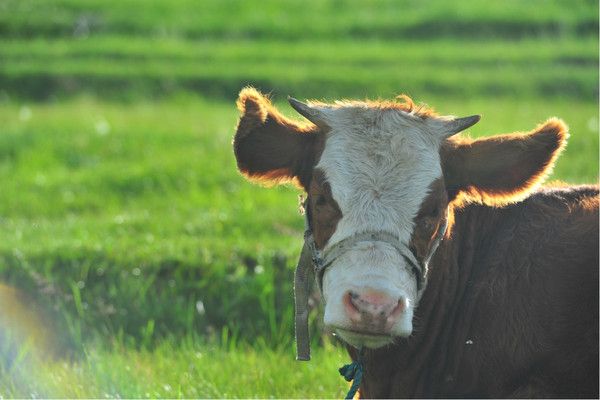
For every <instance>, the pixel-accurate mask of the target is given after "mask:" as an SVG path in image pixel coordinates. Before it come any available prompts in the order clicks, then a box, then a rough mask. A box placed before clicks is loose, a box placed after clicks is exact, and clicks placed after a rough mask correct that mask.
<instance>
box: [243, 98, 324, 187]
mask: <svg viewBox="0 0 600 400" xmlns="http://www.w3.org/2000/svg"><path fill="white" fill-rule="evenodd" d="M237 107H238V109H239V110H240V112H241V116H240V119H239V122H238V125H237V130H236V133H235V137H234V138H233V151H234V153H235V158H236V160H237V166H238V169H239V170H240V172H242V173H243V174H244V175H245V176H246V177H247V178H248V179H250V180H253V181H258V182H260V183H263V184H267V185H269V184H271V185H272V184H278V183H287V182H294V183H296V184H300V185H301V186H303V187H304V188H306V187H307V185H308V182H309V179H310V174H311V171H312V167H313V166H314V163H315V161H316V157H317V152H318V151H317V148H318V144H319V142H320V141H321V140H322V136H323V135H321V134H319V128H318V127H317V126H316V125H313V124H310V123H308V124H304V123H301V122H297V121H293V120H290V119H288V118H286V117H285V116H283V115H282V114H281V113H280V112H279V111H278V110H277V109H276V108H275V107H274V106H273V105H272V104H271V102H270V100H269V99H268V98H267V97H265V96H264V95H262V94H261V93H260V92H259V91H257V90H256V89H254V88H244V89H242V91H241V92H240V94H239V97H238V100H237Z"/></svg>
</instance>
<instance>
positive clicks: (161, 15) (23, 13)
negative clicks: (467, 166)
mask: <svg viewBox="0 0 600 400" xmlns="http://www.w3.org/2000/svg"><path fill="white" fill-rule="evenodd" d="M2 7H3V12H2V13H0V33H1V34H2V35H3V36H5V37H35V36H39V35H43V36H54V37H57V36H71V35H76V36H83V37H85V36H87V35H90V34H105V33H115V32H118V33H121V34H126V35H144V36H164V35H172V36H181V37H189V38H212V39H215V38H223V37H225V38H235V39H240V38H255V39H264V38H268V37H274V36H276V37H279V38H285V39H288V40H295V39H299V38H314V39H319V40H320V39H323V38H325V37H341V36H346V37H351V38H355V39H356V38H381V39H392V38H410V39H423V38H431V37H438V36H441V35H445V36H454V37H462V38H472V37H479V38H492V37H506V38H523V37H531V36H540V35H546V36H552V37H560V36H565V35H577V36H581V35H589V36H595V34H596V32H597V26H598V17H597V15H598V5H597V3H596V2H593V1H579V2H576V3H573V2H568V1H564V0H562V1H554V2H551V3H548V2H544V1H540V0H537V1H529V2H520V1H516V0H510V1H503V2H497V3H493V4H492V3H489V2H486V1H482V0H479V1H474V2H469V3H468V4H458V3H448V2H444V1H442V0H432V1H428V2H427V3H423V4H421V3H414V2H410V1H407V0H405V1H401V2H397V1H391V0H386V1H378V2H364V1H357V0H352V1H350V2H344V3H340V2H338V1H335V0H330V1H310V2H307V1H286V2H277V1H274V0H268V1H264V2H262V3H261V6H260V7H259V8H258V9H257V8H255V5H253V4H249V3H247V2H244V1H224V2H221V1H203V2H191V1H181V2H177V3H176V4H173V3H172V2H168V1H164V0H161V1H155V2H152V3H146V4H144V6H143V7H140V5H139V3H138V2H136V1H131V0H128V1H114V0H112V1H105V2H100V1H97V0H94V1H86V2H76V1H72V0H55V1H48V2H43V3H39V2H35V1H27V0H8V1H5V2H3V4H2ZM132 15H135V18H131V16H132ZM223 21H228V22H227V23H224V22H223Z"/></svg>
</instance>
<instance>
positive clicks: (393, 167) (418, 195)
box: [316, 105, 442, 347]
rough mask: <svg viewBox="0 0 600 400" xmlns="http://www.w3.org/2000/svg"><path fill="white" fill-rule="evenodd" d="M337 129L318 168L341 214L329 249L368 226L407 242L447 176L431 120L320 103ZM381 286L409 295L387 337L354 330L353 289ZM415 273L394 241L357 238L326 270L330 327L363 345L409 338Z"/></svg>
mask: <svg viewBox="0 0 600 400" xmlns="http://www.w3.org/2000/svg"><path fill="white" fill-rule="evenodd" d="M321 110H322V112H323V115H325V116H326V118H327V123H328V125H329V126H330V127H331V130H330V132H328V134H327V141H326V144H325V148H324V150H323V153H322V155H321V158H320V161H319V163H318V165H317V166H316V167H317V168H320V169H321V170H322V171H323V172H324V173H325V176H326V178H327V180H328V182H329V184H330V185H331V190H332V195H333V198H334V199H335V200H336V201H337V203H338V205H339V207H340V209H341V211H342V215H343V216H342V218H341V219H340V220H339V221H338V223H337V229H336V231H335V232H334V234H333V235H332V236H331V238H330V239H329V241H328V243H327V245H326V247H325V249H324V250H325V251H326V250H327V248H329V247H331V246H332V245H334V244H335V243H338V242H339V241H341V240H343V239H345V238H347V237H350V236H352V235H354V234H357V233H360V232H364V231H386V232H390V233H392V234H394V235H396V236H397V237H398V238H399V239H400V241H401V242H402V243H404V244H406V245H408V243H409V241H410V239H411V236H412V232H413V224H414V223H413V220H414V218H415V216H416V215H417V213H418V211H419V209H420V206H421V204H422V202H423V200H424V199H425V197H426V196H427V194H428V188H429V187H430V185H431V184H432V182H433V181H435V180H436V179H438V178H440V177H441V176H442V171H441V166H440V156H439V147H440V143H441V140H442V138H440V137H439V136H437V135H436V134H435V133H434V132H432V129H431V126H430V125H428V123H427V120H423V119H421V118H420V117H417V116H414V115H411V114H407V113H405V112H402V111H399V110H392V109H387V110H386V109H379V108H369V107H368V106H366V105H365V106H364V107H360V106H356V105H354V106H348V107H340V108H322V109H321ZM349 290H352V291H355V292H359V293H361V292H364V291H368V290H371V291H376V292H379V293H384V294H386V295H388V296H390V297H391V298H395V299H398V298H402V297H404V298H405V299H407V300H408V306H407V308H406V310H405V311H404V312H403V313H402V315H401V316H400V317H399V318H398V319H397V320H396V321H395V322H394V324H393V326H392V327H391V329H390V331H389V335H388V337H385V336H383V337H381V336H380V337H378V336H364V335H360V334H355V333H353V332H348V331H347V330H353V331H356V329H353V328H352V325H351V321H350V319H349V317H348V313H347V312H346V311H345V305H344V302H343V299H344V296H345V295H347V293H348V291H349ZM416 295H417V288H416V280H415V276H414V275H413V274H412V273H411V271H410V268H408V267H407V266H406V262H405V260H404V259H403V258H402V256H400V255H399V254H398V253H397V251H395V250H394V249H393V247H392V246H391V245H388V244H386V243H383V242H364V243H357V245H356V246H355V248H354V249H352V250H351V251H349V252H347V253H346V254H344V255H342V256H341V257H340V258H338V259H337V260H336V261H335V262H334V263H333V264H332V265H331V266H330V267H329V268H328V269H327V270H326V272H325V276H324V279H323V296H324V299H325V304H326V305H325V317H324V320H325V321H324V322H325V324H326V325H328V326H330V327H332V328H334V329H335V330H336V331H337V332H338V334H339V335H340V336H341V337H342V338H343V339H344V340H346V341H347V342H349V343H351V344H353V345H355V346H357V347H359V346H362V345H365V346H368V347H379V346H382V345H384V344H386V343H389V342H390V341H391V340H392V339H391V337H389V336H390V335H391V336H408V335H410V333H411V332H412V316H413V309H414V306H415V302H416Z"/></svg>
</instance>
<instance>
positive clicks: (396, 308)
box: [344, 290, 408, 328]
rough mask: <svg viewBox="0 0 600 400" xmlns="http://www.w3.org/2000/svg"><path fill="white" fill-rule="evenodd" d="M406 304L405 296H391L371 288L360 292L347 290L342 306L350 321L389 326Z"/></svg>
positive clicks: (404, 308)
mask: <svg viewBox="0 0 600 400" xmlns="http://www.w3.org/2000/svg"><path fill="white" fill-rule="evenodd" d="M407 305H408V300H407V299H406V298H405V297H393V296H390V295H387V294H385V293H381V292H377V291H373V290H366V291H364V292H361V293H359V292H357V291H353V290H349V291H348V292H346V295H345V296H344V306H345V307H344V308H345V309H346V313H347V315H348V317H350V321H352V322H353V323H359V324H360V325H363V324H368V325H375V326H377V327H387V328H389V327H390V326H391V325H392V324H393V323H394V322H395V321H396V319H398V317H399V316H400V315H401V314H402V312H403V311H404V310H406V308H407Z"/></svg>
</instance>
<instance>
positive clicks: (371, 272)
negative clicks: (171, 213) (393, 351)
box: [234, 89, 566, 348]
mask: <svg viewBox="0 0 600 400" xmlns="http://www.w3.org/2000/svg"><path fill="white" fill-rule="evenodd" d="M290 103H291V105H292V106H293V107H294V108H295V109H296V110H297V111H298V112H299V113H300V114H302V115H303V116H305V117H306V118H307V119H308V120H309V121H311V123H307V124H303V123H299V122H295V121H292V120H289V119H287V118H285V117H284V116H283V115H281V114H280V113H279V112H278V111H277V110H276V109H275V108H274V107H273V106H272V105H271V103H270V102H269V101H268V99H266V98H265V97H264V96H262V95H261V94H260V93H258V92H257V91H255V90H254V89H244V90H243V91H242V92H241V93H240V98H239V101H238V107H239V108H240V111H241V112H242V113H243V114H242V117H241V118H240V121H239V124H238V129H237V133H236V136H235V138H234V151H235V154H236V158H237V162H238V167H239V169H240V170H241V171H242V173H244V174H245V175H246V176H247V177H249V178H250V179H255V180H259V181H262V182H267V183H273V182H285V181H294V182H296V183H297V184H299V186H301V187H302V188H303V189H304V190H305V191H306V192H307V194H308V199H307V207H308V212H309V214H308V215H309V217H310V225H311V227H312V230H313V232H314V237H315V243H316V246H317V248H319V249H320V250H322V252H323V253H325V254H327V252H328V250H330V249H332V248H334V247H336V245H337V244H339V243H342V242H343V241H346V242H348V240H347V239H348V238H354V237H362V236H361V234H362V233H364V232H384V233H385V236H384V237H386V238H388V237H389V238H394V239H393V240H387V239H386V240H379V239H378V240H366V239H361V240H357V241H354V242H351V243H352V244H351V246H350V247H349V248H347V249H345V250H344V251H343V252H342V253H341V254H340V255H339V256H338V257H336V258H335V260H334V261H333V262H332V263H331V265H330V266H328V268H327V269H326V271H325V273H324V275H323V281H322V289H323V299H324V302H325V313H324V322H325V324H326V325H327V326H329V327H330V328H332V329H333V330H335V331H336V332H337V333H338V334H339V336H340V337H342V338H343V339H344V340H345V341H347V342H348V343H350V344H352V345H355V346H357V347H360V346H367V347H373V348H375V347H380V346H382V345H385V344H386V343H389V342H391V341H392V340H393V338H394V337H406V336H408V335H410V334H411V332H412V319H413V313H414V310H415V307H416V306H417V305H418V300H419V296H420V294H421V293H422V291H421V290H419V289H420V288H419V286H418V282H419V279H418V278H419V277H418V276H417V275H418V272H416V271H415V268H414V265H412V263H411V261H410V260H414V261H416V263H417V264H419V267H421V270H423V269H426V267H427V265H426V260H427V259H428V257H429V256H430V255H431V253H432V251H433V250H435V243H436V239H437V238H439V237H440V236H441V235H442V234H443V233H444V232H443V227H445V226H446V223H447V219H448V212H449V204H450V203H451V202H452V201H453V200H456V199H457V198H461V199H462V200H463V201H464V200H465V199H467V198H468V199H471V200H476V201H482V202H486V203H488V204H491V203H494V204H495V205H497V204H498V203H506V202H510V201H515V200H516V199H519V198H522V197H523V196H525V195H526V194H527V193H528V192H529V191H530V190H531V189H532V187H534V186H535V185H537V184H538V183H539V182H540V181H541V180H542V178H543V176H544V175H545V173H546V172H547V171H548V169H549V168H550V167H551V165H552V163H553V161H554V159H555V157H556V155H557V154H558V151H559V150H560V149H561V147H562V145H563V142H564V138H565V136H566V128H565V126H564V124H562V123H561V122H560V121H558V120H551V121H549V122H548V123H546V124H545V125H543V126H540V127H538V129H536V130H535V131H533V132H531V133H529V134H525V135H505V136H501V137H495V138H492V139H487V140H479V141H472V140H462V141H461V140H458V139H456V138H451V136H452V135H454V134H455V133H457V132H459V131H461V130H463V129H465V128H467V127H469V126H471V125H473V124H474V123H476V122H477V121H478V120H479V117H478V116H473V117H467V118H451V117H440V116H437V115H436V114H435V113H433V112H432V111H431V110H426V109H417V108H416V107H415V106H414V104H413V103H412V101H410V99H407V98H406V99H405V101H404V102H403V103H399V102H398V103H397V102H390V103H371V102H339V103H335V104H321V103H311V104H308V105H307V104H303V103H300V102H298V101H296V100H294V99H291V100H290ZM507 169H508V170H509V171H510V173H508V174H507V173H506V170H507ZM425 275H426V274H425ZM425 278H426V276H425ZM422 284H423V282H421V285H422ZM421 289H422V288H421Z"/></svg>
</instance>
